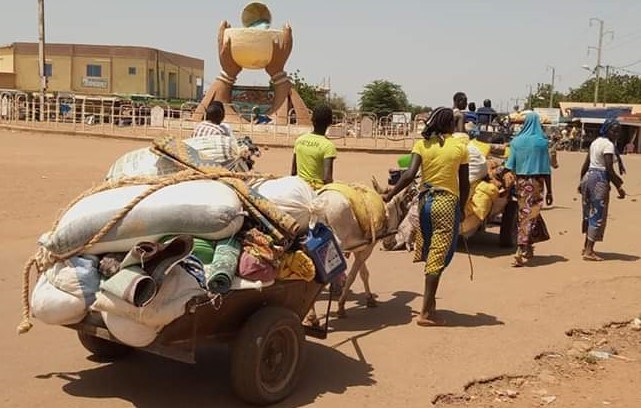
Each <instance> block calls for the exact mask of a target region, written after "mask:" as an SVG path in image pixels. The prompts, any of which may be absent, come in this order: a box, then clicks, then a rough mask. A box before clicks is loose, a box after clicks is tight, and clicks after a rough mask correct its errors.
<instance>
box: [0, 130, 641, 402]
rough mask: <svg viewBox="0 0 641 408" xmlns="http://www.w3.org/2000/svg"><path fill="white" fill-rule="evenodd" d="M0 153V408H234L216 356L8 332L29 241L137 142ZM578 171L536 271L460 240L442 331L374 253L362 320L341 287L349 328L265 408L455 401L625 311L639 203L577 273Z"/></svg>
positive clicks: (63, 144) (404, 264)
mask: <svg viewBox="0 0 641 408" xmlns="http://www.w3.org/2000/svg"><path fill="white" fill-rule="evenodd" d="M0 143H1V145H2V154H1V155H0V186H1V189H2V194H0V259H2V272H0V321H2V323H3V324H2V326H1V327H0V361H1V362H2V363H1V365H0V367H1V368H0V406H3V407H33V406H46V407H69V408H71V407H83V408H85V407H102V406H104V407H121V406H123V407H126V406H132V405H133V406H138V407H170V406H220V407H223V406H224V407H228V406H235V405H237V404H238V401H237V400H236V399H234V397H233V396H232V395H231V393H230V391H229V378H228V365H229V361H228V357H227V354H226V353H224V352H219V350H214V351H215V352H212V351H205V352H203V353H202V359H201V362H200V364H199V365H197V366H189V365H184V364H181V363H174V362H170V361H167V360H164V359H161V358H159V357H155V356H151V355H147V354H144V353H136V354H135V355H134V356H133V357H132V358H130V359H127V360H125V361H122V362H118V363H115V364H99V363H96V362H93V361H91V360H89V359H87V355H88V353H87V352H86V351H85V350H84V349H83V348H82V347H81V346H80V344H79V343H78V341H77V340H76V336H75V333H74V332H72V331H70V330H67V329H63V328H59V327H50V326H46V325H43V324H39V323H37V322H36V325H35V327H34V328H33V330H32V331H31V332H30V333H29V334H26V335H23V336H17V335H16V334H15V325H16V324H17V323H18V321H19V318H20V300H19V299H20V297H19V296H20V284H21V271H22V267H23V263H24V261H25V260H26V259H27V258H28V257H29V256H30V255H31V254H32V252H33V251H34V249H35V242H36V239H37V238H38V236H39V235H40V234H41V233H43V232H45V231H46V230H47V229H48V228H49V227H50V226H51V224H52V222H53V221H54V219H55V217H56V215H57V213H58V211H59V210H60V209H61V208H62V207H64V206H65V205H66V204H67V203H68V202H69V201H70V200H71V199H73V198H74V197H75V196H76V195H77V194H79V193H80V192H82V191H83V190H84V189H86V188H89V187H90V186H91V185H92V184H94V183H97V182H99V181H100V180H101V178H102V177H103V176H104V174H105V173H106V171H107V169H108V168H109V166H110V164H111V163H112V162H113V161H114V160H115V159H116V158H117V157H118V156H119V155H120V154H122V153H124V152H126V151H128V150H131V149H133V148H137V147H141V146H143V145H144V144H143V143H139V142H131V141H116V140H106V139H97V138H96V139H92V138H82V137H71V136H60V135H46V134H34V133H13V132H10V131H0ZM290 157H291V153H290V151H287V150H278V149H271V150H269V151H265V152H264V155H263V157H262V158H261V159H260V160H259V162H258V167H259V169H260V170H263V171H266V172H273V173H282V174H284V173H286V172H287V171H288V169H289V166H290ZM626 158H627V167H628V172H629V174H628V176H627V177H626V180H627V181H626V188H627V191H628V192H629V193H631V194H639V193H641V176H640V175H641V157H626ZM582 159H583V156H582V155H579V154H575V153H567V154H561V155H560V164H561V167H560V169H558V170H557V171H555V173H554V186H555V193H556V197H555V198H556V201H555V205H554V207H553V208H550V209H547V210H546V211H545V213H544V217H545V218H546V221H547V223H548V226H549V228H550V233H551V235H552V240H551V241H549V242H546V243H543V244H541V245H539V246H537V248H536V252H537V255H538V256H537V258H536V261H535V262H536V264H537V266H536V267H529V268H522V269H513V268H511V267H510V266H509V265H510V261H511V257H510V256H509V255H510V253H509V252H505V251H503V250H501V249H499V248H498V245H497V235H496V234H497V231H495V230H490V231H489V232H487V233H485V234H483V235H482V236H477V237H475V238H474V239H473V240H472V241H471V251H472V252H473V260H474V264H475V268H476V277H475V280H474V281H473V282H470V280H469V268H468V261H467V257H466V256H465V255H464V253H462V252H459V253H458V254H457V255H456V257H455V259H454V262H453V263H452V265H451V266H450V268H449V269H448V270H447V272H446V275H445V276H444V279H443V281H442V287H441V289H440V293H439V301H438V308H439V309H441V310H444V311H445V313H446V318H447V320H448V322H449V324H450V326H449V327H442V328H420V327H418V326H416V325H415V324H414V323H413V321H412V320H413V316H414V313H415V311H416V310H417V309H418V308H419V307H420V302H421V298H420V294H421V291H422V274H421V267H420V265H418V264H412V263H411V256H410V255H409V254H407V253H404V252H397V253H387V252H379V251H375V253H374V254H373V256H372V258H371V260H370V270H371V273H372V278H371V285H372V288H373V290H374V291H376V292H377V293H378V295H379V301H380V306H379V307H378V308H377V309H365V307H364V298H363V297H362V296H359V294H360V293H361V290H362V287H361V286H360V283H359V282H357V284H356V285H355V286H354V292H355V293H356V295H355V297H354V299H352V300H351V301H350V302H349V303H348V305H347V306H348V314H349V317H348V318H347V319H344V320H333V321H332V322H331V328H332V330H333V332H332V333H331V334H330V335H329V338H328V339H327V340H326V341H322V342H310V344H309V347H308V348H307V351H308V355H307V357H308V358H307V364H306V369H305V372H304V376H303V378H302V379H301V382H300V384H299V387H298V389H297V392H296V393H295V395H293V396H292V397H291V398H290V399H288V400H287V401H286V402H284V403H283V404H281V405H280V406H284V407H297V406H304V405H307V404H314V405H315V406H320V407H325V406H327V407H329V406H337V404H338V406H361V407H378V406H407V407H419V406H429V404H430V402H431V401H432V399H433V397H434V396H435V395H436V394H439V393H449V392H452V393H456V392H460V391H461V390H462V387H463V386H464V385H465V384H466V383H467V382H469V381H472V380H474V379H479V378H483V377H492V376H496V375H499V374H506V373H507V374H509V373H520V372H521V371H524V370H528V368H529V367H530V365H531V364H532V360H533V358H534V356H536V355H537V354H539V353H540V352H542V351H544V350H550V349H554V348H555V347H560V346H561V345H562V344H564V342H566V341H567V340H566V338H565V337H566V336H565V334H564V332H565V331H566V330H568V329H570V328H573V327H598V326H600V325H602V324H604V323H607V322H609V321H613V320H625V319H631V318H632V317H634V316H636V315H637V314H638V313H639V312H641V296H639V293H641V270H640V268H639V262H638V259H639V256H640V255H641V249H639V245H638V241H637V238H638V236H639V233H638V228H639V227H638V225H639V220H640V219H641V217H640V214H641V212H640V211H641V206H640V205H639V201H638V199H641V197H639V198H636V197H630V198H628V199H627V200H624V201H622V200H617V199H612V202H611V204H612V205H611V217H610V219H609V220H608V222H609V225H608V231H607V234H606V241H605V242H604V243H603V244H602V245H600V246H599V247H598V250H600V251H602V253H603V255H604V256H605V257H606V259H607V261H606V262H602V263H586V262H584V261H582V260H581V259H580V256H579V252H580V249H581V245H582V237H581V234H580V222H579V221H580V200H579V199H578V196H577V194H576V186H577V183H578V177H579V176H578V172H579V167H580V163H581V160H582ZM394 162H395V156H393V155H384V154H380V155H375V154H365V153H342V154H340V158H339V160H338V162H337V164H336V168H337V173H338V174H337V176H338V177H337V178H338V179H341V180H354V181H367V180H369V178H370V176H371V175H377V176H378V177H379V179H380V180H385V179H386V176H387V168H388V167H390V166H392V165H393V164H394ZM319 310H320V308H319ZM627 387H628V389H630V390H634V392H635V393H638V389H637V388H631V386H630V385H629V384H628V385H627ZM557 404H558V402H557ZM558 406H562V405H558ZM617 406H626V405H617Z"/></svg>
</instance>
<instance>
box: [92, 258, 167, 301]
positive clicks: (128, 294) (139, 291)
mask: <svg viewBox="0 0 641 408" xmlns="http://www.w3.org/2000/svg"><path fill="white" fill-rule="evenodd" d="M100 287H101V289H102V290H104V291H106V292H109V293H111V294H113V295H115V296H117V297H119V298H120V299H122V300H124V301H126V302H128V303H131V304H132V305H134V306H138V307H141V306H145V305H147V304H148V303H149V302H150V301H151V300H152V299H153V298H154V296H156V291H157V286H156V282H155V281H154V280H153V279H152V278H151V276H149V275H147V274H146V273H145V271H143V270H142V268H140V267H138V266H129V267H127V268H123V269H121V270H120V271H118V273H116V274H115V275H114V276H112V277H111V278H109V279H107V280H106V281H104V282H103V283H102V284H101V286H100Z"/></svg>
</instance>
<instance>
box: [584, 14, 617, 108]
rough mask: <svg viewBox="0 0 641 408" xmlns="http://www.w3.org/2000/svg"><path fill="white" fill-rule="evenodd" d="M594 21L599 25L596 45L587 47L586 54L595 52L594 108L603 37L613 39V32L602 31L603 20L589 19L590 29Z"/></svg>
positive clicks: (597, 90)
mask: <svg viewBox="0 0 641 408" xmlns="http://www.w3.org/2000/svg"><path fill="white" fill-rule="evenodd" d="M595 21H596V22H597V23H599V41H598V43H597V44H598V45H597V46H596V47H588V54H589V53H590V50H595V51H596V67H595V68H594V71H595V73H596V83H595V84H594V106H596V105H597V103H598V102H599V82H600V79H601V51H602V49H603V37H604V36H606V35H608V34H610V36H611V37H612V38H614V31H606V32H604V31H603V20H601V19H600V18H591V19H590V27H592V23H593V22H595Z"/></svg>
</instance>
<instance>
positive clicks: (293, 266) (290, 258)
mask: <svg viewBox="0 0 641 408" xmlns="http://www.w3.org/2000/svg"><path fill="white" fill-rule="evenodd" d="M315 276H316V268H315V267H314V262H313V261H312V260H311V258H310V257H309V256H307V255H306V254H305V253H304V252H303V251H301V250H298V251H296V252H287V253H286V254H285V255H283V257H282V258H281V262H280V265H279V267H278V275H277V277H276V279H278V280H304V281H306V282H311V281H313V280H314V277H315Z"/></svg>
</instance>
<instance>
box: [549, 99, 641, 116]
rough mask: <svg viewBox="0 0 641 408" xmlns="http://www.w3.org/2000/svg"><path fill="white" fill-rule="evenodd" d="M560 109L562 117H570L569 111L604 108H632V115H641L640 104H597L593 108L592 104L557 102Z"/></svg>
mask: <svg viewBox="0 0 641 408" xmlns="http://www.w3.org/2000/svg"><path fill="white" fill-rule="evenodd" d="M559 106H560V107H561V114H562V115H564V116H569V115H570V109H574V108H583V109H604V108H632V113H633V114H634V113H641V104H632V103H606V104H602V103H599V104H597V106H594V104H593V103H592V102H559Z"/></svg>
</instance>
